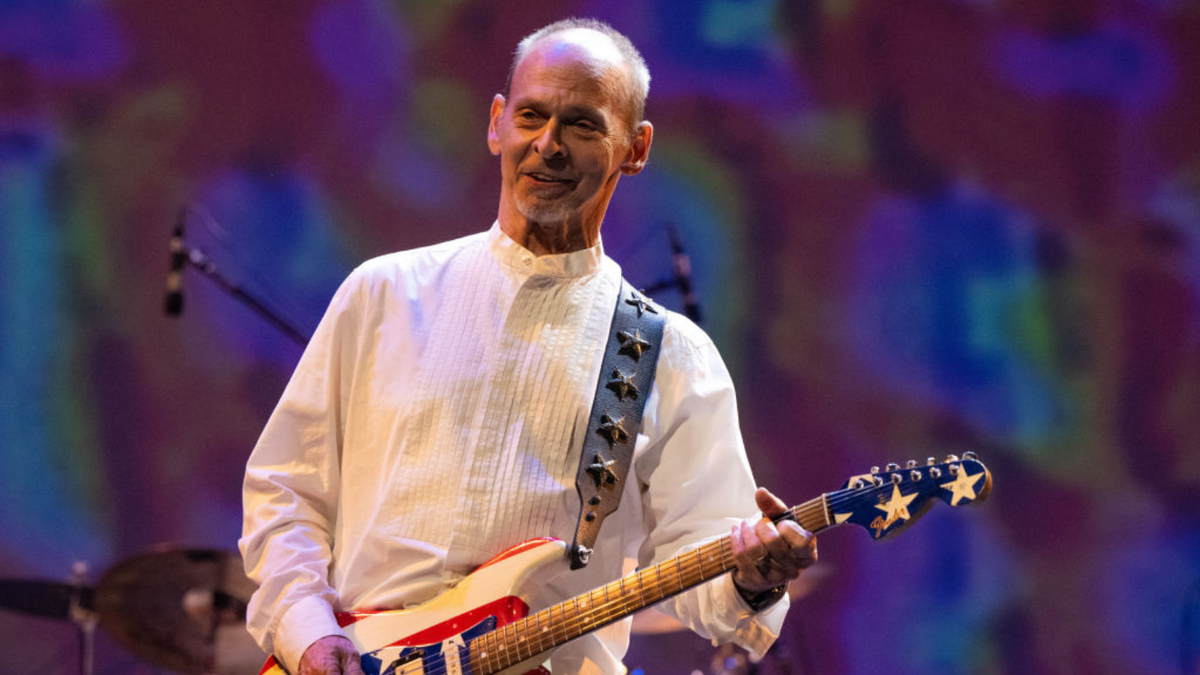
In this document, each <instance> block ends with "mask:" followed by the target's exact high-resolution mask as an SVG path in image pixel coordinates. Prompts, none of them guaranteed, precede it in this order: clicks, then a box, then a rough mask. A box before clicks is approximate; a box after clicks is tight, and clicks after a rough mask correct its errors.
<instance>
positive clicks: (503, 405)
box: [240, 20, 816, 675]
mask: <svg viewBox="0 0 1200 675" xmlns="http://www.w3.org/2000/svg"><path fill="white" fill-rule="evenodd" d="M648 89H649V74H648V72H647V70H646V66H645V64H644V62H643V61H642V58H641V56H640V55H639V54H638V52H637V50H636V49H635V48H634V47H633V45H632V44H630V43H629V41H628V40H627V39H626V38H625V37H624V36H622V35H621V34H619V33H617V32H616V31H614V30H613V29H611V28H610V27H608V26H607V25H604V24H602V23H599V22H595V21H589V20H568V21H563V22H559V23H556V24H552V25H550V26H547V27H546V28H543V29H542V30H539V31H537V32H536V33H534V34H532V35H530V36H529V37H528V38H526V39H525V40H523V41H522V42H521V44H520V46H519V48H518V50H517V53H516V56H515V58H514V61H513V66H512V70H511V71H510V76H509V86H508V88H507V91H506V93H505V94H504V95H497V96H496V97H495V98H494V99H493V100H492V106H491V120H490V124H489V126H488V133H487V142H488V147H489V148H490V149H491V151H492V154H494V155H497V156H499V158H500V175H501V186H500V205H499V210H498V214H497V218H496V222H495V223H494V224H493V225H492V227H491V229H490V230H489V231H487V232H486V233H481V234H477V235H473V236H469V237H465V238H463V239H459V240H456V241H451V242H447V243H443V244H438V245H434V246H430V247H427V248H423V249H417V250H413V251H406V252H400V253H395V254H391V255H387V256H383V257H380V258H376V259H374V260H371V261H369V262H367V263H365V264H363V265H362V266H360V267H359V268H358V269H356V270H355V271H354V272H353V273H352V274H351V275H350V277H349V278H348V279H347V280H346V282H345V283H344V284H343V285H342V287H341V288H340V289H339V290H338V292H337V294H336V295H335V297H334V299H333V301H332V303H331V305H330V307H329V310H328V311H327V313H326V315H325V317H324V319H323V320H322V322H321V325H320V327H319V328H318V329H317V332H316V334H315V335H314V337H313V340H312V342H311V344H310V345H309V347H308V349H307V350H306V351H305V353H304V356H303V357H302V359H301V361H300V364H299V366H298V367H297V369H296V373H295V375H294V376H293V378H292V380H291V382H290V383H289V385H288V387H287V389H286V390H285V392H284V394H283V397H282V399H281V401H280V403H279V405H278V407H277V408H276V410H275V412H274V413H273V415H272V416H271V419H270V421H269V422H268V424H267V426H266V428H265V430H264V431H263V435H262V437H261V438H260V440H259V442H258V445H257V446H256V447H255V449H254V453H253V454H252V456H251V457H250V460H249V463H248V466H247V470H246V481H245V494H244V502H245V524H244V534H243V537H242V540H241V542H240V544H241V550H242V553H243V555H244V557H245V560H246V567H247V572H248V573H249V574H250V576H251V577H252V578H253V579H254V580H255V581H256V582H258V584H259V590H258V592H257V593H256V594H255V595H254V598H253V599H252V601H251V603H250V608H249V614H248V624H249V628H250V631H251V633H252V634H253V635H254V636H255V638H256V639H257V640H258V641H259V642H260V644H261V645H262V646H263V648H264V649H265V650H267V651H269V652H272V653H274V654H275V655H276V658H277V660H278V661H279V662H280V663H281V664H282V665H283V666H284V667H285V668H286V669H287V670H289V671H290V672H293V673H299V675H309V674H315V673H330V674H331V673H345V674H347V675H357V673H359V672H360V671H359V665H360V664H359V657H358V655H357V654H356V653H355V647H354V645H353V644H352V643H351V642H350V640H348V639H347V637H346V636H345V633H344V632H343V629H342V628H340V627H339V625H338V623H337V622H336V620H335V618H334V612H335V611H342V610H350V609H368V608H369V609H377V608H399V607H411V606H414V605H419V604H420V603H423V602H426V601H428V600H430V599H432V598H435V597H437V596H438V595H439V594H441V593H443V592H446V591H447V589H450V588H453V587H454V586H455V585H456V584H457V583H458V582H459V581H460V580H461V579H462V578H463V577H464V576H465V575H466V574H468V573H470V572H471V571H472V570H473V569H475V568H476V567H478V566H479V565H481V564H482V563H484V562H485V561H487V560H488V559H489V558H491V557H492V556H495V555H496V554H497V553H499V552H501V551H504V550H505V549H507V548H509V547H511V546H513V545H514V544H518V543H520V542H522V541H524V540H526V539H530V538H534V537H540V536H555V537H558V538H562V539H565V540H567V541H570V540H571V534H572V532H573V531H574V528H575V521H576V517H577V514H578V512H579V497H578V496H577V495H576V492H575V485H574V478H575V474H576V471H577V468H578V466H579V461H580V445H581V443H580V441H579V439H581V438H583V436H584V435H585V432H584V430H585V428H586V424H587V422H588V412H589V410H590V407H591V403H592V398H593V394H594V393H595V387H596V382H597V378H598V377H599V375H600V368H601V360H602V357H603V352H604V345H605V342H606V336H607V332H608V328H609V324H610V322H611V321H612V317H613V314H612V311H613V310H612V308H613V307H614V306H615V305H616V302H617V295H618V291H619V287H620V282H621V272H620V269H619V268H618V266H617V265H616V263H614V262H613V261H612V260H611V259H610V258H608V257H607V256H605V255H604V251H603V248H602V245H601V240H600V226H601V223H602V222H603V220H604V213H605V210H606V208H607V206H608V203H609V200H610V199H612V196H613V191H614V190H615V189H616V186H617V181H618V180H619V179H620V178H621V176H623V175H630V176H632V175H635V174H637V173H639V172H640V171H641V170H642V169H643V168H644V167H645V164H646V159H647V157H648V156H649V153H650V145H651V140H652V139H653V127H652V126H651V125H650V123H649V122H646V121H643V119H642V117H643V109H644V105H645V100H646V95H647V92H648ZM655 372H656V377H655V381H654V385H653V388H652V389H651V390H650V392H649V394H648V397H647V400H646V408H645V417H644V419H643V426H642V428H641V430H640V434H639V435H638V436H637V439H636V444H635V445H634V451H633V459H632V465H631V467H630V469H629V474H628V477H627V480H626V482H625V491H624V497H625V498H624V500H623V501H622V503H621V506H620V508H619V509H618V510H617V512H616V513H614V514H613V515H612V516H611V517H610V518H609V519H608V520H607V522H605V523H604V525H603V527H602V528H601V530H600V533H599V538H598V540H597V543H596V545H595V547H594V554H593V555H592V556H591V561H590V564H589V565H588V566H586V567H584V568H583V569H580V570H574V571H568V570H567V561H566V560H564V561H563V565H562V570H563V571H562V573H561V574H557V575H556V576H553V578H550V579H547V580H546V581H545V583H544V584H542V589H541V590H542V591H544V593H545V595H546V598H548V599H554V598H558V599H563V598H567V597H570V596H572V595H575V594H578V593H580V592H582V591H586V590H589V589H592V588H595V587H597V586H600V585H602V584H604V583H606V582H608V581H611V580H612V579H615V578H617V577H618V576H619V575H620V573H621V569H622V563H623V560H624V559H625V557H626V556H627V555H628V556H630V557H634V556H636V558H637V560H638V561H639V564H641V565H643V566H644V565H648V564H650V563H652V562H654V561H657V560H662V559H664V558H668V557H670V556H672V555H675V554H677V553H678V552H679V551H681V550H683V549H685V548H687V547H688V546H690V545H694V544H696V543H698V542H697V540H700V539H704V538H712V537H716V536H718V535H725V534H730V535H731V542H732V548H733V552H734V554H735V556H736V570H735V571H734V572H733V574H732V575H724V576H723V577H720V578H718V579H717V580H714V581H712V582H710V583H707V584H705V585H702V586H699V587H697V588H696V589H693V590H691V591H689V592H687V593H683V594H681V595H678V596H676V597H674V598H672V599H670V600H668V601H666V602H664V603H663V604H661V605H659V608H660V611H664V612H666V613H668V614H670V615H672V616H675V617H676V618H678V619H679V620H681V621H682V622H683V623H685V624H686V625H688V626H689V627H691V628H692V629H693V630H695V631H696V632H698V633H700V634H701V635H704V636H707V637H711V638H712V639H714V640H718V641H722V642H728V641H734V642H737V643H738V644H741V645H743V646H744V647H746V648H747V649H749V650H750V651H751V652H754V653H762V652H763V651H765V650H766V648H767V647H768V646H769V645H770V644H771V642H772V641H773V640H774V637H775V636H776V635H777V633H778V630H779V626H780V625H781V623H782V620H783V614H784V613H785V612H786V608H787V599H786V597H783V595H784V594H783V592H782V588H783V587H784V586H785V585H786V584H787V582H788V581H789V580H791V579H794V578H795V577H796V576H797V575H798V574H799V572H800V570H801V569H802V568H804V567H807V566H808V565H811V564H812V563H813V562H814V561H815V560H816V541H815V538H814V537H813V535H812V534H810V533H808V532H806V531H804V530H803V529H801V528H800V527H799V526H797V525H796V524H795V523H793V522H790V521H788V522H782V523H780V524H779V525H778V527H776V526H775V525H773V524H772V523H771V521H770V520H768V519H766V518H763V517H761V516H760V515H758V512H761V513H762V514H764V515H766V516H771V515H776V514H779V513H782V512H783V511H784V510H785V508H786V507H785V506H784V504H783V503H782V502H780V501H779V500H778V499H777V498H775V497H774V496H772V495H770V493H768V492H767V491H766V490H764V489H761V488H759V489H758V490H757V491H756V490H755V487H754V482H753V478H752V477H751V474H750V470H749V466H748V464H747V462H746V457H745V452H744V449H743V446H742V441H741V436H740V432H739V431H738V424H737V411H736V408H735V402H734V395H733V387H732V384H731V382H730V379H729V374H728V372H727V371H726V369H725V367H724V365H723V364H722V362H721V360H720V357H719V356H718V354H717V352H716V350H715V348H714V346H713V344H712V342H711V340H709V339H708V337H707V336H706V335H705V334H704V333H703V332H702V331H701V330H700V329H699V328H697V327H696V326H695V325H694V324H692V323H691V322H689V321H688V320H687V319H685V318H683V317H681V316H679V315H677V314H674V313H669V314H668V316H667V317H666V323H665V327H664V332H663V338H662V342H661V351H660V356H659V359H658V363H657V368H656V371H655ZM743 518H744V520H743ZM628 630H629V629H628V623H617V624H614V625H613V626H609V627H606V628H603V629H601V630H599V631H597V632H595V633H592V634H590V635H586V636H584V637H581V638H579V639H577V640H574V641H573V642H571V643H569V644H567V645H566V646H564V647H562V648H560V649H559V650H558V651H556V652H554V654H553V656H552V658H551V659H550V661H549V664H548V665H549V668H550V670H551V671H553V672H555V673H573V672H586V673H619V672H621V671H622V669H623V668H622V666H621V664H620V659H621V657H622V656H623V654H624V651H625V648H626V646H627V643H628ZM399 637H402V636H397V638H399Z"/></svg>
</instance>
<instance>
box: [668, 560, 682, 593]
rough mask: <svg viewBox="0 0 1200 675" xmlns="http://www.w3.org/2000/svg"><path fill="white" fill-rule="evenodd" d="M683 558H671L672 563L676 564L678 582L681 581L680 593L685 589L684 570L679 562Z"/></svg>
mask: <svg viewBox="0 0 1200 675" xmlns="http://www.w3.org/2000/svg"><path fill="white" fill-rule="evenodd" d="M682 558H683V556H678V555H677V556H675V557H674V558H671V561H672V562H674V563H675V579H676V580H677V581H679V591H680V592H683V588H684V586H683V568H682V567H681V566H680V564H679V562H680V560H681V559H682Z"/></svg>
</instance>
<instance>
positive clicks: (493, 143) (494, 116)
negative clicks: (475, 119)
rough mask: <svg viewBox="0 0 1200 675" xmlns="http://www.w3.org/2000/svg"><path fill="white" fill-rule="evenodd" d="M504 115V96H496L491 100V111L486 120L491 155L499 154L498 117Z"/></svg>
mask: <svg viewBox="0 0 1200 675" xmlns="http://www.w3.org/2000/svg"><path fill="white" fill-rule="evenodd" d="M503 114H504V96H503V95H501V94H496V95H495V96H494V97H493V98H492V110H491V113H490V114H489V118H490V119H489V120H488V150H491V151H492V154H493V155H499V154H500V116H501V115H503Z"/></svg>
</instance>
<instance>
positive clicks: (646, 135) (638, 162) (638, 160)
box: [621, 120, 654, 176]
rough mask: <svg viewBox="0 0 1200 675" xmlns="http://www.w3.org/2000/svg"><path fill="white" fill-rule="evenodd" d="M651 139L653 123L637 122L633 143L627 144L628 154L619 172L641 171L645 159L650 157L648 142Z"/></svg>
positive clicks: (632, 173) (630, 173)
mask: <svg viewBox="0 0 1200 675" xmlns="http://www.w3.org/2000/svg"><path fill="white" fill-rule="evenodd" d="M653 140H654V125H653V124H650V123H649V122H647V121H645V120H643V121H642V122H640V123H638V126H637V131H636V132H634V135H633V143H631V144H630V146H629V154H628V155H627V156H626V157H625V161H624V162H622V163H621V173H623V174H625V175H626V176H632V175H634V174H638V173H641V171H642V169H644V168H646V161H647V160H648V159H649V158H650V143H651V142H652V141H653Z"/></svg>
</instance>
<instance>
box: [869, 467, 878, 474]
mask: <svg viewBox="0 0 1200 675" xmlns="http://www.w3.org/2000/svg"><path fill="white" fill-rule="evenodd" d="M871 473H879V467H877V466H873V467H871Z"/></svg>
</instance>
